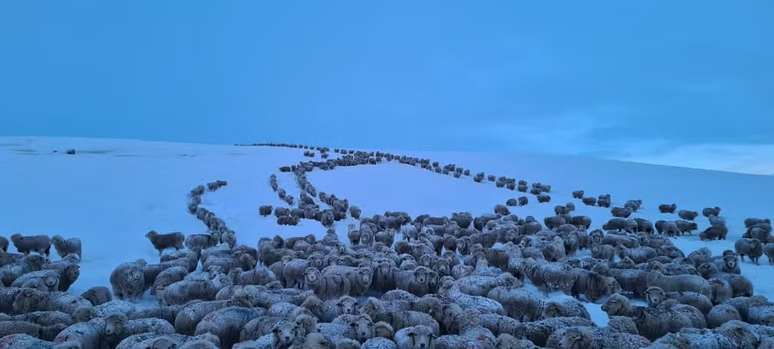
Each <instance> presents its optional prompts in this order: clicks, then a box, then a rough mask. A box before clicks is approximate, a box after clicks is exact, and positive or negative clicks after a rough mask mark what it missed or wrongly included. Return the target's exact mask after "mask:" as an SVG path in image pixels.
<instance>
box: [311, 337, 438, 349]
mask: <svg viewBox="0 0 774 349" xmlns="http://www.w3.org/2000/svg"><path fill="white" fill-rule="evenodd" d="M307 338H308V336H307ZM304 348H314V349H317V348H316V347H312V346H305V347H304ZM431 348H432V347H428V348H426V349H431ZM436 348H438V345H437V344H436ZM299 349H300V348H299ZM360 349H398V346H397V345H396V344H395V342H393V341H392V337H390V339H387V338H380V337H376V338H369V339H368V340H367V341H365V343H363V345H361V346H360Z"/></svg>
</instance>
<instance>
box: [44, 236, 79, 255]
mask: <svg viewBox="0 0 774 349" xmlns="http://www.w3.org/2000/svg"><path fill="white" fill-rule="evenodd" d="M51 243H52V244H53V245H54V249H56V253H57V254H58V255H59V257H61V258H64V257H65V256H67V255H68V254H71V253H73V254H76V255H78V258H79V259H81V258H82V255H81V239H79V238H69V239H64V238H62V237H61V236H59V235H54V236H52V237H51Z"/></svg>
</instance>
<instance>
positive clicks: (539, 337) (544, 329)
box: [515, 317, 595, 347]
mask: <svg viewBox="0 0 774 349" xmlns="http://www.w3.org/2000/svg"><path fill="white" fill-rule="evenodd" d="M571 326H595V325H594V323H593V322H591V321H590V320H587V319H584V318H579V317H555V318H550V319H545V320H540V321H535V322H529V323H522V324H519V327H518V328H517V330H516V335H515V337H517V338H519V337H520V338H525V339H528V340H530V341H532V343H534V344H535V345H537V346H541V347H542V346H545V345H546V341H547V340H548V337H549V336H551V334H553V333H554V332H556V331H557V330H559V329H562V328H566V327H571Z"/></svg>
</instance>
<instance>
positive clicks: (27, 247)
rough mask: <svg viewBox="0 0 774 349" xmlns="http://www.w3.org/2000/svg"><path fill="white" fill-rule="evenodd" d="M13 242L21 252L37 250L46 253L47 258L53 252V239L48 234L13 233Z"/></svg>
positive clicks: (28, 252)
mask: <svg viewBox="0 0 774 349" xmlns="http://www.w3.org/2000/svg"><path fill="white" fill-rule="evenodd" d="M11 242H13V245H14V247H16V250H17V251H19V253H24V254H30V252H37V253H38V254H41V255H45V256H46V258H48V256H49V255H50V253H51V239H50V238H49V237H48V236H46V235H31V236H22V235H21V234H13V235H11Z"/></svg>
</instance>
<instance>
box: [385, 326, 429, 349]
mask: <svg viewBox="0 0 774 349" xmlns="http://www.w3.org/2000/svg"><path fill="white" fill-rule="evenodd" d="M436 336H437V335H436V334H435V333H434V332H433V330H432V329H431V328H429V327H427V326H425V325H416V326H411V327H406V328H403V329H401V330H399V331H398V332H396V333H395V338H394V341H395V344H396V346H397V348H398V349H432V348H433V346H434V345H433V341H434V340H435V337H436Z"/></svg>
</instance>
